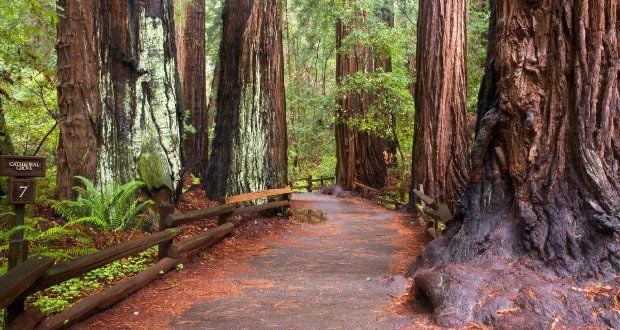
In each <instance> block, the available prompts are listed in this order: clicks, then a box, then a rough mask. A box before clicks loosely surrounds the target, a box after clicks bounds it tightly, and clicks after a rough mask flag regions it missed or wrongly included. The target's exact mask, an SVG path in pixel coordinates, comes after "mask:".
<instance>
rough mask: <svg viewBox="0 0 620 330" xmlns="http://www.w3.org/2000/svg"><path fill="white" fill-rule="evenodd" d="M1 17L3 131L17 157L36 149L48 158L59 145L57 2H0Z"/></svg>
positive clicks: (0, 49) (0, 91)
mask: <svg viewBox="0 0 620 330" xmlns="http://www.w3.org/2000/svg"><path fill="white" fill-rule="evenodd" d="M0 16H1V17H2V20H0V102H1V106H2V110H3V111H4V113H5V116H6V122H7V133H8V135H9V136H10V138H11V141H12V143H13V146H14V148H15V152H16V153H20V154H33V153H34V152H35V151H37V149H40V150H39V153H40V154H45V155H52V154H53V153H54V151H55V148H56V145H57V141H58V130H57V127H56V125H55V124H56V119H55V118H56V117H57V105H56V103H57V102H56V55H55V44H56V34H55V33H54V32H55V24H56V21H57V17H56V2H55V1H54V0H20V1H2V2H1V3H0ZM39 146H41V147H40V148H39Z"/></svg>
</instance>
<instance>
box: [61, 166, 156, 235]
mask: <svg viewBox="0 0 620 330" xmlns="http://www.w3.org/2000/svg"><path fill="white" fill-rule="evenodd" d="M76 178H77V179H78V180H80V182H81V183H82V184H83V185H84V187H79V186H78V187H74V188H73V189H74V190H75V191H76V192H77V193H78V197H77V198H76V199H75V200H64V201H52V203H51V204H52V208H53V209H54V210H55V211H56V212H58V214H60V215H61V216H63V217H64V218H66V219H69V220H71V221H78V222H81V223H84V224H89V225H91V226H93V227H95V229H97V230H100V231H103V232H110V231H123V230H127V229H130V228H136V227H138V226H139V224H140V217H139V215H140V214H141V213H142V212H143V211H144V210H145V208H146V207H147V206H149V205H152V204H153V201H151V200H146V201H141V200H140V199H139V198H138V194H137V193H138V189H140V188H142V187H145V186H146V184H145V183H144V182H141V181H131V182H128V183H125V184H122V185H120V186H116V185H114V184H110V185H106V186H104V187H101V188H97V187H95V185H94V184H93V183H92V182H91V181H90V180H88V179H86V178H84V177H80V176H78V177H76Z"/></svg>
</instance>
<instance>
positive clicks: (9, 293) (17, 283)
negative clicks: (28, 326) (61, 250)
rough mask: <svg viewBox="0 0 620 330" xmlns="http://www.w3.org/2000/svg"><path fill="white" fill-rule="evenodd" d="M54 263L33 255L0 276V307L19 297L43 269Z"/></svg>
mask: <svg viewBox="0 0 620 330" xmlns="http://www.w3.org/2000/svg"><path fill="white" fill-rule="evenodd" d="M52 264H54V260H53V259H50V258H46V257H34V258H30V259H28V260H27V261H26V262H24V263H21V264H19V265H18V266H17V267H15V268H13V269H11V270H10V271H9V272H8V273H6V274H4V276H2V277H1V278H0V309H2V308H6V307H7V306H9V305H10V304H12V303H13V302H14V301H15V300H16V299H17V298H18V297H20V296H21V295H22V294H23V293H24V292H25V291H26V290H27V289H28V288H29V287H30V286H31V285H32V284H33V283H34V282H35V281H36V280H37V279H38V278H39V277H40V276H41V275H43V273H45V271H46V270H47V269H48V268H50V267H51V266H52Z"/></svg>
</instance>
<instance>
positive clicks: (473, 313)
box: [410, 239, 620, 329]
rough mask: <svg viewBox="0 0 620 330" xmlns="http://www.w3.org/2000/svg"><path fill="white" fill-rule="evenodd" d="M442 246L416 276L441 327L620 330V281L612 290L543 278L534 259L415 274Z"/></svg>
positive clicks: (478, 262)
mask: <svg viewBox="0 0 620 330" xmlns="http://www.w3.org/2000/svg"><path fill="white" fill-rule="evenodd" d="M441 241H442V239H439V240H436V241H434V242H433V243H432V244H433V245H435V248H433V247H431V248H430V249H429V248H427V249H425V255H423V256H420V258H419V259H418V261H417V262H416V265H414V268H412V269H411V270H410V272H415V273H414V274H413V275H414V276H413V277H414V286H413V294H414V295H416V296H417V297H421V296H423V297H426V298H428V299H429V300H430V301H431V303H432V305H433V314H434V318H435V321H436V322H437V323H438V324H439V325H441V326H448V327H458V326H464V325H466V324H468V323H472V322H473V323H477V324H483V325H487V326H493V327H496V328H513V329H514V328H523V329H541V328H555V327H560V328H583V327H586V326H594V327H611V328H614V329H618V328H620V301H618V299H620V297H619V294H620V277H618V276H616V277H614V278H613V279H612V280H611V284H607V285H604V284H601V283H596V282H593V281H592V282H587V283H584V282H581V283H579V282H576V281H574V280H573V279H570V278H560V277H558V276H556V275H555V274H551V273H549V274H543V273H542V272H540V271H539V269H544V267H543V265H541V264H540V262H538V261H534V260H532V259H528V258H518V259H508V258H502V257H497V256H494V257H490V258H478V259H474V260H472V261H468V262H464V263H448V264H445V265H439V266H436V267H430V268H419V269H415V267H419V266H420V265H421V264H422V263H423V260H424V259H425V258H426V260H430V259H431V258H433V256H435V257H436V256H437V255H439V254H440V253H441V250H440V249H437V247H439V245H441ZM444 242H445V240H444ZM433 259H434V260H437V258H433Z"/></svg>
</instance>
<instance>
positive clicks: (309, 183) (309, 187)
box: [290, 175, 336, 192]
mask: <svg viewBox="0 0 620 330" xmlns="http://www.w3.org/2000/svg"><path fill="white" fill-rule="evenodd" d="M303 181H305V183H306V185H304V186H300V185H296V183H299V182H303ZM326 182H333V183H335V182H336V178H335V177H333V176H328V177H319V178H313V177H312V175H310V176H308V177H307V178H302V179H297V180H293V181H291V182H290V186H291V189H293V190H306V191H308V192H312V191H314V190H320V189H322V188H324V187H325V186H326V184H325V183H326ZM315 183H318V185H316V184H315Z"/></svg>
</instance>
